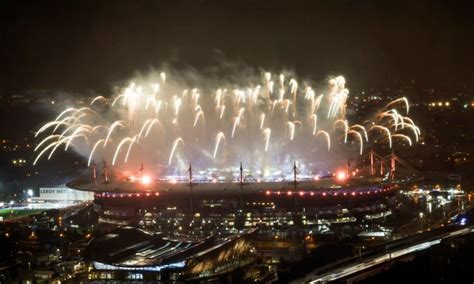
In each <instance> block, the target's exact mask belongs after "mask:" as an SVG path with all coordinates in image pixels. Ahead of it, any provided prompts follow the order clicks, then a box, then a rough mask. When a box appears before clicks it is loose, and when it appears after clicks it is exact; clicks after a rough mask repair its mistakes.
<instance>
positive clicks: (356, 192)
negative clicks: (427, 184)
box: [94, 186, 398, 198]
mask: <svg viewBox="0 0 474 284" xmlns="http://www.w3.org/2000/svg"><path fill="white" fill-rule="evenodd" d="M397 187H398V186H386V187H384V188H378V187H371V188H358V189H353V190H350V189H335V190H324V191H321V190H318V191H308V190H305V191H303V190H301V191H294V190H278V191H277V190H263V191H259V193H262V194H264V195H267V196H270V195H276V196H293V195H296V196H301V197H303V196H313V197H316V196H322V197H326V196H328V197H330V196H334V197H337V196H361V195H373V194H379V193H385V192H389V191H392V190H393V189H396V188H397ZM236 193H239V191H236ZM158 196H160V193H159V192H153V193H152V192H136V193H110V192H102V193H95V194H94V197H97V198H104V197H105V198H127V197H130V198H133V197H158Z"/></svg>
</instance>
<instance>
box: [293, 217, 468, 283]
mask: <svg viewBox="0 0 474 284" xmlns="http://www.w3.org/2000/svg"><path fill="white" fill-rule="evenodd" d="M473 231H474V226H469V227H459V229H458V230H454V231H452V232H448V233H444V234H441V235H439V236H437V237H436V238H434V239H433V238H430V240H427V241H423V242H418V243H416V244H412V245H408V246H405V247H403V248H400V247H399V248H395V249H393V250H390V251H388V252H386V253H383V254H377V255H374V256H372V257H366V258H364V259H362V260H359V261H356V262H352V263H351V264H348V265H344V266H342V267H339V268H336V269H334V270H332V271H329V272H327V273H324V274H320V275H318V274H317V271H318V270H315V271H313V272H311V273H309V274H308V275H306V276H305V277H304V278H302V279H298V280H295V281H293V283H302V282H304V283H325V282H329V281H335V280H339V279H342V278H344V277H347V276H349V275H353V274H355V273H358V272H361V271H364V270H366V269H368V268H371V267H373V266H376V265H379V264H381V263H384V262H388V261H392V260H394V259H396V258H399V257H402V256H405V255H408V254H411V253H414V252H417V251H421V250H425V249H428V248H430V247H431V246H434V245H437V244H439V243H440V242H441V240H443V239H448V238H452V237H455V236H460V235H465V234H468V233H471V232H473Z"/></svg>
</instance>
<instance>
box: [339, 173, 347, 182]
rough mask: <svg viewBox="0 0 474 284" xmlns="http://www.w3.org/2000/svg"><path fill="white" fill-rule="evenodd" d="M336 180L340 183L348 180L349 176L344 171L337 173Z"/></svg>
mask: <svg viewBox="0 0 474 284" xmlns="http://www.w3.org/2000/svg"><path fill="white" fill-rule="evenodd" d="M336 179H337V180H338V181H345V180H346V179H347V174H346V172H344V171H339V172H337V173H336Z"/></svg>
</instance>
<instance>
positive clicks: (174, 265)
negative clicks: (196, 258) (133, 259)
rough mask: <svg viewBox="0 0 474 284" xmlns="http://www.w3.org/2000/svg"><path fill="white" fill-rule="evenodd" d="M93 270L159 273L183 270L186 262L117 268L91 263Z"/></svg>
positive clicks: (115, 266)
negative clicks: (169, 270)
mask: <svg viewBox="0 0 474 284" xmlns="http://www.w3.org/2000/svg"><path fill="white" fill-rule="evenodd" d="M92 264H93V265H94V268H95V269H97V270H125V271H152V272H160V271H161V270H163V269H172V268H183V267H184V266H186V261H184V260H183V261H179V262H174V263H170V264H164V265H158V266H118V265H112V264H106V263H102V262H98V261H94V262H92Z"/></svg>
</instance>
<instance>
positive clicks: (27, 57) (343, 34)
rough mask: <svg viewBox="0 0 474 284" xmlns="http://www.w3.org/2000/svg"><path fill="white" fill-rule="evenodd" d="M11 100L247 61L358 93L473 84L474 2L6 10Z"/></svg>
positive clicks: (6, 79)
mask: <svg viewBox="0 0 474 284" xmlns="http://www.w3.org/2000/svg"><path fill="white" fill-rule="evenodd" d="M1 6H2V7H1V9H0V10H1V11H0V14H1V23H2V24H1V27H2V28H1V35H0V36H1V37H0V38H1V41H0V45H1V47H0V50H2V51H1V53H0V54H1V56H2V57H1V62H2V63H1V65H0V66H1V71H0V72H1V79H0V85H1V86H0V90H1V92H2V94H8V93H10V92H15V91H21V90H30V89H53V90H57V89H66V90H78V91H81V90H87V89H107V88H110V86H111V85H112V84H114V83H115V82H118V81H120V80H124V79H126V78H129V77H130V76H132V75H133V73H134V72H135V71H143V72H146V71H147V70H149V69H150V68H153V67H155V68H159V67H160V66H163V64H168V65H169V66H172V67H173V68H178V69H179V68H185V67H189V66H191V67H194V68H196V69H198V70H206V69H207V68H210V67H215V66H219V65H221V64H223V62H237V63H239V64H241V65H243V66H249V67H253V68H259V67H262V68H265V69H270V70H272V71H276V72H278V71H280V70H281V69H283V68H287V69H292V70H294V71H296V72H297V74H300V75H301V76H306V77H310V78H314V79H316V80H321V79H323V78H325V77H326V76H327V75H331V74H343V75H345V76H346V78H347V79H348V81H349V85H350V86H352V87H372V86H383V85H390V84H394V83H397V82H400V81H401V82H403V81H408V80H412V79H414V80H416V82H419V83H420V84H423V85H424V86H427V87H429V86H433V87H436V86H444V87H446V86H448V87H449V86H450V85H451V84H461V83H463V82H467V83H469V84H472V83H474V68H473V66H474V56H473V51H474V2H473V1H388V0H387V1H243V0H241V1H169V2H167V1H31V2H25V1H10V0H8V1H2V4H1Z"/></svg>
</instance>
